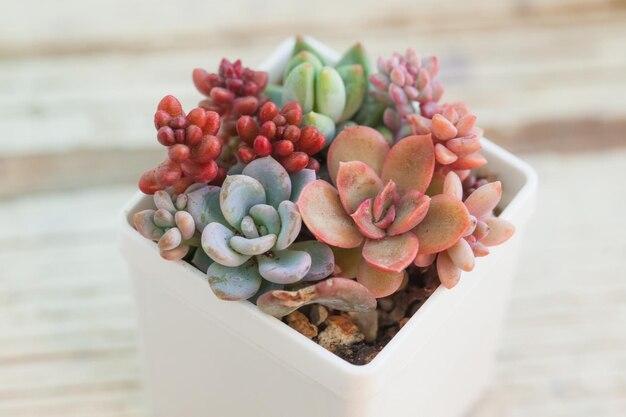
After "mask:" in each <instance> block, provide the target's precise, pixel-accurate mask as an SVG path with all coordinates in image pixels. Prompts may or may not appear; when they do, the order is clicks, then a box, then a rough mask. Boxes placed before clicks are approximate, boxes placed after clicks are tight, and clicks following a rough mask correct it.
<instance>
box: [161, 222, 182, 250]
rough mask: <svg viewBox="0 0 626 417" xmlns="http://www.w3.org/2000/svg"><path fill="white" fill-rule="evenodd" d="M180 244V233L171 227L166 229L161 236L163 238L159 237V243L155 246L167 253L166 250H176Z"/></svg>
mask: <svg viewBox="0 0 626 417" xmlns="http://www.w3.org/2000/svg"><path fill="white" fill-rule="evenodd" d="M182 242H183V237H182V235H181V233H180V230H178V228H176V227H173V228H171V229H168V230H167V231H166V232H165V233H164V234H163V236H161V239H159V242H158V243H157V245H158V246H159V249H161V250H164V251H168V250H172V249H174V248H176V247H177V246H179V245H180V244H181V243H182Z"/></svg>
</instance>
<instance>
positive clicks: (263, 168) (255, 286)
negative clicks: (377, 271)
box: [187, 157, 334, 300]
mask: <svg viewBox="0 0 626 417" xmlns="http://www.w3.org/2000/svg"><path fill="white" fill-rule="evenodd" d="M314 180H315V173H314V171H312V170H309V169H304V170H302V171H300V172H298V173H295V174H291V175H289V174H288V173H287V171H286V170H285V169H284V168H283V166H282V165H281V164H280V163H278V162H277V161H276V160H274V159H273V158H271V157H265V158H259V159H256V160H254V161H252V162H251V163H250V164H248V165H247V166H246V167H245V168H244V169H243V171H242V172H241V174H237V175H229V176H228V177H226V180H225V181H224V184H223V185H222V187H215V186H210V185H207V186H203V187H202V188H200V189H197V190H195V191H193V192H191V193H189V194H188V199H189V201H188V207H187V209H188V211H189V213H190V214H191V215H192V217H193V218H194V221H195V222H196V224H197V225H198V227H199V228H201V229H202V230H203V231H202V236H201V247H202V249H203V250H204V252H205V253H206V254H207V255H208V257H209V258H210V260H211V261H212V263H210V265H209V266H208V268H207V276H208V280H209V284H210V285H211V289H212V290H213V292H214V293H215V294H216V295H217V296H218V297H219V298H221V299H226V300H242V299H248V298H250V297H252V296H254V295H255V294H256V293H257V292H258V291H259V289H260V288H261V286H262V285H263V282H264V280H265V281H269V282H270V283H274V284H277V285H278V286H282V285H284V284H291V283H294V282H298V281H302V280H305V281H316V280H320V279H322V278H325V277H327V276H328V275H330V273H331V272H332V271H333V269H334V256H333V253H332V250H331V249H330V247H328V246H327V245H326V244H324V243H322V242H318V241H316V240H312V241H299V242H296V239H297V238H298V236H299V234H300V229H301V227H302V219H301V217H300V213H299V211H298V208H297V206H296V204H295V203H294V201H297V199H298V197H299V195H300V192H301V190H302V188H304V186H305V185H306V184H308V183H310V182H312V181H314ZM274 288H276V286H274Z"/></svg>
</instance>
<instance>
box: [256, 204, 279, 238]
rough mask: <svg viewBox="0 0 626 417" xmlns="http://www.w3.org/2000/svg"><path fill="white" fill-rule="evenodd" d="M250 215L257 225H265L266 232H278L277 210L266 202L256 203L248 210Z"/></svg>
mask: <svg viewBox="0 0 626 417" xmlns="http://www.w3.org/2000/svg"><path fill="white" fill-rule="evenodd" d="M249 214H250V217H252V218H253V219H254V221H255V222H256V224H257V225H259V226H263V227H265V229H266V230H267V233H271V234H274V235H278V234H279V233H280V217H279V216H278V210H276V209H275V208H274V207H272V206H269V205H267V204H257V205H256V206H253V207H252V208H251V209H250V211H249Z"/></svg>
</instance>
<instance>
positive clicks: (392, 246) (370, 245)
mask: <svg viewBox="0 0 626 417" xmlns="http://www.w3.org/2000/svg"><path fill="white" fill-rule="evenodd" d="M418 249H419V242H418V240H417V237H416V236H415V234H414V233H413V232H406V233H403V234H401V235H397V236H386V237H384V238H382V239H379V240H371V239H368V240H367V241H366V242H365V245H363V258H364V259H365V260H366V261H367V263H369V264H370V265H371V266H373V267H374V268H376V269H380V270H382V271H388V272H400V271H402V270H404V269H405V268H406V267H407V266H409V265H410V264H411V262H413V259H415V255H417V251H418Z"/></svg>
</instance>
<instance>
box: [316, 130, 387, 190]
mask: <svg viewBox="0 0 626 417" xmlns="http://www.w3.org/2000/svg"><path fill="white" fill-rule="evenodd" d="M388 153H389V145H388V143H387V140H386V139H385V138H384V137H383V136H382V135H381V134H380V133H379V132H378V131H377V130H375V129H372V128H371V127H367V126H356V127H346V128H345V129H344V130H342V131H341V133H340V134H339V135H337V137H336V138H335V140H334V141H333V143H332V144H331V145H330V148H328V158H327V161H326V162H327V164H328V173H329V174H330V178H331V180H332V181H333V183H335V184H336V179H337V172H338V171H339V163H340V162H349V161H361V162H364V163H365V164H367V165H368V166H370V167H371V168H372V169H373V170H374V172H376V174H378V175H380V173H381V172H382V168H383V163H384V161H385V157H386V156H387V154H388Z"/></svg>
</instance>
